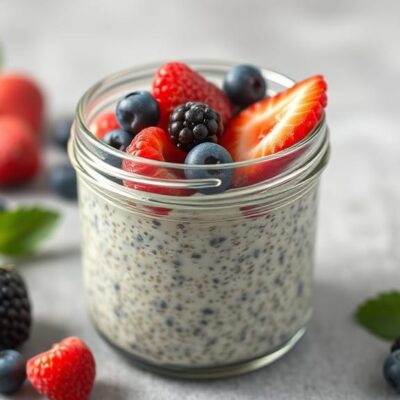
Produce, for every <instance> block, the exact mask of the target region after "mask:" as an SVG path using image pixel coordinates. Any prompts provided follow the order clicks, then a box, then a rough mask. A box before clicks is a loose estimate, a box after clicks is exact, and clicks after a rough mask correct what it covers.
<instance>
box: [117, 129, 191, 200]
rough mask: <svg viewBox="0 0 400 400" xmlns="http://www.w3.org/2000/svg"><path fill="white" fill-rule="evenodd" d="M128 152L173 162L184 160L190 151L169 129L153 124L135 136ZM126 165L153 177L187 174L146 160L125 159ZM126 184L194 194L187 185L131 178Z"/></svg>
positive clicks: (133, 186) (167, 191)
mask: <svg viewBox="0 0 400 400" xmlns="http://www.w3.org/2000/svg"><path fill="white" fill-rule="evenodd" d="M126 152H127V153H129V154H131V155H133V156H136V157H143V158H148V159H150V160H156V161H166V162H171V163H183V162H184V160H185V157H186V153H184V152H183V151H182V150H180V149H178V148H177V147H176V146H174V145H173V144H172V143H171V141H170V140H169V138H168V135H167V133H166V132H165V131H164V130H163V129H161V128H157V127H150V128H146V129H143V130H142V131H140V132H139V133H138V134H137V135H136V136H135V138H134V139H133V140H132V142H131V144H130V145H129V146H128V148H127V149H126ZM122 168H123V170H124V171H128V172H133V173H135V174H138V175H142V176H143V177H144V178H145V177H151V178H157V179H163V180H171V179H183V178H184V174H183V171H182V170H177V169H173V168H159V167H157V166H154V165H149V164H146V162H145V161H144V162H140V161H131V160H124V161H123V163H122ZM124 185H125V186H127V187H130V188H133V189H137V190H143V191H146V192H152V193H158V194H165V195H169V196H186V195H189V194H191V192H189V191H188V190H186V189H179V188H178V189H176V188H171V187H161V186H155V185H149V184H143V183H137V182H132V181H128V180H124Z"/></svg>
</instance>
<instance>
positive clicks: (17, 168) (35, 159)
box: [0, 115, 40, 185]
mask: <svg viewBox="0 0 400 400" xmlns="http://www.w3.org/2000/svg"><path fill="white" fill-rule="evenodd" d="M39 169H40V149H39V143H38V140H37V138H36V137H35V135H34V133H33V131H32V129H31V128H30V127H29V125H28V124H27V123H26V122H25V121H23V120H22V119H20V118H18V117H14V116H11V115H0V185H11V184H16V183H21V182H25V181H28V180H30V179H32V178H33V177H34V176H35V175H36V174H37V173H38V172H39Z"/></svg>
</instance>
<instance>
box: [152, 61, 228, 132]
mask: <svg viewBox="0 0 400 400" xmlns="http://www.w3.org/2000/svg"><path fill="white" fill-rule="evenodd" d="M152 94H153V96H154V98H155V99H156V100H157V101H158V104H159V106H160V113H161V120H160V126H161V127H162V128H164V129H166V128H167V126H168V120H169V116H170V114H171V112H172V110H173V109H174V108H175V107H177V106H179V105H181V104H183V103H186V102H188V101H199V102H202V103H206V104H207V105H208V106H209V107H211V108H212V109H214V110H215V111H217V112H218V113H219V114H220V115H221V120H222V122H223V124H224V125H225V124H227V123H228V121H229V120H230V118H231V117H232V113H233V108H232V105H231V103H230V101H229V99H228V97H227V96H226V95H225V93H224V92H223V91H222V90H221V89H219V88H218V87H217V86H215V85H214V84H213V83H211V82H208V81H207V80H206V79H204V78H203V77H202V76H201V75H200V74H198V73H197V72H195V71H193V70H192V69H191V68H190V67H188V66H187V65H186V64H183V63H180V62H169V63H167V64H164V65H163V66H162V67H161V68H160V69H159V70H158V71H157V73H156V75H155V77H154V79H153V83H152Z"/></svg>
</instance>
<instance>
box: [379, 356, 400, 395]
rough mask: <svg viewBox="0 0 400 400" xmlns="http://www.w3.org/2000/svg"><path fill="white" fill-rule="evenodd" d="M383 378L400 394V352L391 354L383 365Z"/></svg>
mask: <svg viewBox="0 0 400 400" xmlns="http://www.w3.org/2000/svg"><path fill="white" fill-rule="evenodd" d="M383 376H384V377H385V379H386V381H387V382H388V383H389V385H390V386H392V387H393V388H394V389H395V390H396V391H397V392H398V393H400V350H396V351H394V352H393V353H391V354H390V355H389V356H388V357H387V359H386V361H385V363H384V364H383Z"/></svg>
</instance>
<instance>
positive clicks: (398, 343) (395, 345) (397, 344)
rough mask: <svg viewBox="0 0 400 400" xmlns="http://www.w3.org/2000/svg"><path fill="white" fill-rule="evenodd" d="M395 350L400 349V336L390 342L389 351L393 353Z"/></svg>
mask: <svg viewBox="0 0 400 400" xmlns="http://www.w3.org/2000/svg"><path fill="white" fill-rule="evenodd" d="M396 350H400V337H398V338H397V339H396V340H395V341H394V342H393V344H392V347H391V348H390V351H391V352H392V353H393V352H394V351H396Z"/></svg>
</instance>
